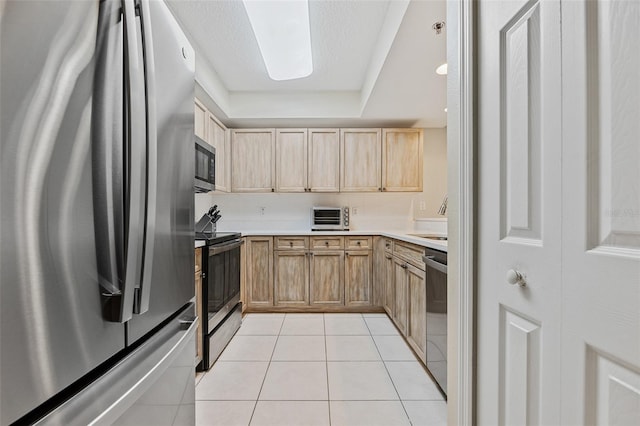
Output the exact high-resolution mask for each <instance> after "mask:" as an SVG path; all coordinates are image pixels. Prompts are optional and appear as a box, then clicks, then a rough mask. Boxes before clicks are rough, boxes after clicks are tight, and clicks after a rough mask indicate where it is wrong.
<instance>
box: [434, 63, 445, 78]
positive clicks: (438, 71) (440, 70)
mask: <svg viewBox="0 0 640 426" xmlns="http://www.w3.org/2000/svg"><path fill="white" fill-rule="evenodd" d="M436 74H438V75H447V63H446V62H445V63H444V64H442V65H440V66H439V67H438V68H436Z"/></svg>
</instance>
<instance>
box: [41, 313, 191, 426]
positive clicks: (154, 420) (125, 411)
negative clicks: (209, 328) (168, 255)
mask: <svg viewBox="0 0 640 426" xmlns="http://www.w3.org/2000/svg"><path fill="white" fill-rule="evenodd" d="M194 313H195V310H194V307H193V305H190V306H188V307H187V308H186V309H185V310H183V311H181V312H180V313H179V315H178V316H177V317H175V318H174V319H173V321H171V322H169V323H168V324H167V325H165V326H164V327H163V328H161V329H160V330H159V331H158V332H157V333H155V334H154V335H153V337H152V338H150V339H149V340H147V341H145V342H144V344H143V345H141V346H140V347H138V348H137V349H136V350H135V351H134V352H132V353H131V354H130V355H129V356H127V357H126V358H125V359H123V360H122V361H121V362H120V363H119V364H117V365H116V366H114V367H113V368H111V369H110V370H108V371H107V372H105V373H104V374H103V375H102V376H101V377H99V378H98V379H97V380H95V381H94V382H93V383H92V384H91V385H90V386H88V387H86V388H85V389H84V390H83V391H81V392H80V393H78V394H77V395H76V396H75V397H74V398H73V399H71V400H69V401H67V402H66V403H65V404H63V405H61V406H60V407H58V408H57V409H56V410H55V411H53V412H51V413H49V414H48V415H47V416H46V417H44V418H42V419H41V420H40V421H39V422H38V423H36V424H38V425H131V426H134V425H135V426H139V425H154V426H165V425H166V426H169V425H185V426H186V425H193V424H195V370H194V368H193V359H194V358H195V356H196V354H195V333H196V322H195V317H194Z"/></svg>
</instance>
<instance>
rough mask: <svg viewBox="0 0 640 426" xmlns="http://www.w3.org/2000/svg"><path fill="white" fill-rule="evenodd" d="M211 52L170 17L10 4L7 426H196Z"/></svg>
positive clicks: (2, 63)
mask: <svg viewBox="0 0 640 426" xmlns="http://www.w3.org/2000/svg"><path fill="white" fill-rule="evenodd" d="M194 67H195V60H194V52H193V49H192V48H191V46H190V45H189V43H188V41H187V39H186V38H185V36H184V34H183V32H182V31H181V29H180V27H179V26H178V24H177V22H176V20H175V19H174V18H173V16H172V15H171V13H170V12H169V10H168V8H167V7H166V5H165V4H164V2H163V1H159V0H101V1H98V0H83V1H78V0H73V1H19V0H9V1H5V2H0V116H1V122H0V136H1V139H0V143H1V145H0V165H1V167H0V191H1V192H0V247H1V250H2V251H1V256H0V309H1V310H0V339H1V340H0V424H2V425H5V424H10V423H13V422H18V423H43V424H61V425H62V424H64V425H75V424H78V425H84V424H92V423H95V424H136V425H144V424H149V425H163V424H193V423H194V420H195V419H194V418H195V407H194V396H195V390H194V377H193V374H194V359H195V325H194V318H193V315H194V313H193V312H194V310H193V304H192V298H193V296H194V285H193V276H194V257H193V256H194V253H193V252H194V250H193V229H194V225H193V217H194V214H193V182H194V124H193V123H194V117H193V97H194Z"/></svg>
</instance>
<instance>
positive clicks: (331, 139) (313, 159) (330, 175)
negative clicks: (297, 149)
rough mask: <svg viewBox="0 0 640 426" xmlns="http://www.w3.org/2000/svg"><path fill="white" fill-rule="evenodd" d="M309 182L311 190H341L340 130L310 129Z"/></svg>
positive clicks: (308, 186) (308, 185)
mask: <svg viewBox="0 0 640 426" xmlns="http://www.w3.org/2000/svg"><path fill="white" fill-rule="evenodd" d="M307 140H308V141H309V142H308V152H309V162H308V164H309V165H308V168H309V170H308V175H307V176H308V183H307V188H308V190H309V191H311V192H338V191H340V130H339V129H309V130H308V139H307Z"/></svg>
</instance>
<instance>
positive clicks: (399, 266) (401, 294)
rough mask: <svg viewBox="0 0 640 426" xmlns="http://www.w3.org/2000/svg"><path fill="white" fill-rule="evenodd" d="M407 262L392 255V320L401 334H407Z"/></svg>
mask: <svg viewBox="0 0 640 426" xmlns="http://www.w3.org/2000/svg"><path fill="white" fill-rule="evenodd" d="M407 268H408V265H407V262H405V261H404V260H402V259H400V258H399V257H396V256H394V257H393V287H394V293H393V299H394V306H393V310H394V315H393V317H392V318H393V320H394V322H395V323H396V326H397V327H398V329H399V330H400V332H401V333H402V334H403V335H405V336H406V335H407V330H408V327H407V323H408V321H409V277H408V275H407V271H406V270H407Z"/></svg>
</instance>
